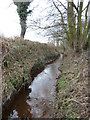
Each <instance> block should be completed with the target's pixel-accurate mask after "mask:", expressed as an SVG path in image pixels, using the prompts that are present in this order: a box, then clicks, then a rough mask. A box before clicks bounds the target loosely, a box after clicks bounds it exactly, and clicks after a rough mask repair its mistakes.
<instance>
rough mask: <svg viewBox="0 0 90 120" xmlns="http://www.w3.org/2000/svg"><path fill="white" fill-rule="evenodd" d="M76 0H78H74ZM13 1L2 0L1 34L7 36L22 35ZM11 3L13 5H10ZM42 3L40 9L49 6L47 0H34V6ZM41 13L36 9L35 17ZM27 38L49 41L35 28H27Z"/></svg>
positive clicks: (0, 8) (0, 15)
mask: <svg viewBox="0 0 90 120" xmlns="http://www.w3.org/2000/svg"><path fill="white" fill-rule="evenodd" d="M74 1H75V2H76V1H77V0H74ZM84 1H85V2H84V6H86V5H87V3H88V0H84ZM11 3H13V2H12V0H0V35H4V36H6V37H14V36H19V35H20V24H19V17H18V14H17V11H16V9H17V7H16V6H15V5H14V4H11ZM10 4H11V5H10ZM37 4H38V5H40V10H41V9H43V8H45V7H47V6H48V5H47V4H46V2H45V0H34V3H33V5H32V6H36V5H37ZM38 15H40V13H39V10H38V11H35V13H34V15H33V16H34V17H36V16H38ZM25 39H29V40H32V41H39V42H47V41H48V38H47V37H42V36H41V35H37V34H36V32H35V31H34V30H31V29H29V30H27V32H26V35H25Z"/></svg>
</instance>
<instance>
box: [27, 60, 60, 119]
mask: <svg viewBox="0 0 90 120" xmlns="http://www.w3.org/2000/svg"><path fill="white" fill-rule="evenodd" d="M59 66H60V59H58V60H57V61H56V62H55V63H53V64H51V65H47V67H46V68H45V70H44V71H43V72H41V73H40V74H39V75H38V76H37V77H35V79H34V81H33V82H32V84H31V85H30V86H29V88H31V89H32V92H31V93H29V97H30V98H31V100H30V101H29V100H28V101H27V103H28V104H29V105H30V106H31V108H32V109H31V114H32V115H33V117H44V116H43V113H45V107H46V108H47V109H48V110H49V109H51V107H50V103H52V102H54V95H55V89H56V88H55V84H56V77H57V76H58V74H59V71H58V67H59ZM47 112H48V111H47Z"/></svg>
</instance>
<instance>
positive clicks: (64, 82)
mask: <svg viewBox="0 0 90 120" xmlns="http://www.w3.org/2000/svg"><path fill="white" fill-rule="evenodd" d="M66 54H67V56H66V57H64V58H63V60H62V65H61V66H60V68H59V69H60V71H61V75H60V76H59V77H58V79H57V97H56V102H57V104H56V109H57V111H58V114H57V117H58V118H88V88H87V86H88V53H87V52H83V53H81V54H75V53H74V52H71V51H68V53H66Z"/></svg>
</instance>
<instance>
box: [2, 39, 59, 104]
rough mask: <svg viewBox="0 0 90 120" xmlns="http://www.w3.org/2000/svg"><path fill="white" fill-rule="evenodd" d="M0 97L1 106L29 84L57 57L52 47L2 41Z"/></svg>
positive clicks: (29, 42) (17, 40) (8, 40)
mask: <svg viewBox="0 0 90 120" xmlns="http://www.w3.org/2000/svg"><path fill="white" fill-rule="evenodd" d="M1 40H2V52H3V54H2V61H3V62H2V96H3V104H5V102H6V101H7V100H8V99H10V97H11V95H12V94H13V93H15V92H16V93H17V91H19V90H20V89H21V88H22V86H26V85H28V84H29V83H30V82H31V76H32V75H33V74H34V73H35V72H37V71H39V69H41V68H42V67H44V66H45V64H46V63H47V62H48V61H49V60H50V59H52V58H55V57H56V56H58V52H57V50H56V48H55V46H53V45H47V44H41V43H38V42H31V41H28V40H20V39H19V38H18V39H13V40H12V39H6V38H4V39H2V38H1Z"/></svg>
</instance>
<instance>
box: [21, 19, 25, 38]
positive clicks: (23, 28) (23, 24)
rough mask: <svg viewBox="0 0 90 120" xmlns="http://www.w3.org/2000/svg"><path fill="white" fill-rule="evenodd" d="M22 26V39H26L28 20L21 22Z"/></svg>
mask: <svg viewBox="0 0 90 120" xmlns="http://www.w3.org/2000/svg"><path fill="white" fill-rule="evenodd" d="M20 25H21V35H20V37H22V38H24V36H25V32H26V20H23V21H21V22H20Z"/></svg>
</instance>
